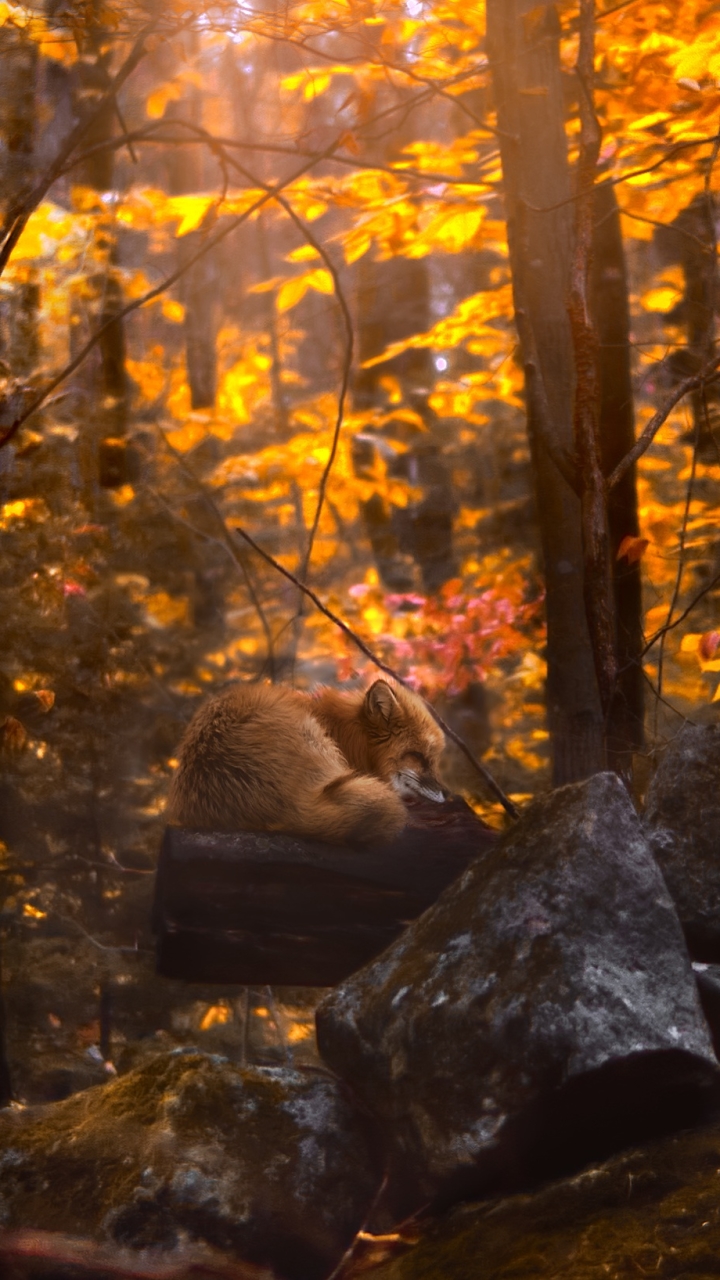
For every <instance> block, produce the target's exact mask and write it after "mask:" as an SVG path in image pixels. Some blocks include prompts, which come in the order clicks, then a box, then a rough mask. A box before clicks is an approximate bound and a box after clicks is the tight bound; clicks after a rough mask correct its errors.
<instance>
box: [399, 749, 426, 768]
mask: <svg viewBox="0 0 720 1280" xmlns="http://www.w3.org/2000/svg"><path fill="white" fill-rule="evenodd" d="M405 758H406V760H415V761H416V762H417V763H418V764H419V765H420V768H421V769H429V768H430V761H429V760H428V759H427V756H424V755H423V754H422V753H421V752H420V751H407V752H406V753H405Z"/></svg>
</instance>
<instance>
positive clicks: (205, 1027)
mask: <svg viewBox="0 0 720 1280" xmlns="http://www.w3.org/2000/svg"><path fill="white" fill-rule="evenodd" d="M230 1017H231V1012H230V1008H229V1006H228V1005H227V1004H226V1003H225V1001H224V1000H223V1001H220V1003H219V1004H211V1005H210V1006H209V1008H208V1009H206V1010H205V1013H204V1014H203V1017H202V1019H201V1021H200V1030H201V1031H209V1030H210V1027H222V1026H224V1025H225V1023H226V1022H229V1021H230Z"/></svg>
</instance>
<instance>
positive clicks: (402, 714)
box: [362, 680, 445, 802]
mask: <svg viewBox="0 0 720 1280" xmlns="http://www.w3.org/2000/svg"><path fill="white" fill-rule="evenodd" d="M362 718H363V720H364V722H365V727H366V731H367V735H368V740H369V747H370V758H371V761H372V770H373V773H375V774H377V776H378V777H379V778H382V779H383V781H385V782H389V783H390V785H391V786H392V787H394V788H395V790H396V791H397V792H398V793H399V794H400V795H401V796H403V797H404V798H405V799H408V800H409V799H411V798H412V797H413V796H420V797H424V798H425V799H428V800H435V801H436V802H441V801H443V800H444V799H445V793H444V791H443V789H442V787H441V785H440V783H439V782H438V780H437V777H436V770H437V766H438V762H439V760H440V755H441V752H442V749H443V746H444V745H445V740H444V737H443V734H442V731H441V730H440V729H439V728H438V726H437V725H436V723H435V721H434V720H433V718H432V716H431V715H430V712H429V711H428V709H427V707H426V706H425V705H424V704H423V703H422V702H421V701H420V699H419V698H416V697H415V696H414V695H413V694H412V693H410V692H408V690H407V689H404V688H403V687H402V685H396V684H393V685H391V684H389V683H388V682H387V681H386V680H376V681H375V683H374V684H372V685H371V686H370V688H369V689H368V691H367V693H366V694H365V698H364V701H363V705H362Z"/></svg>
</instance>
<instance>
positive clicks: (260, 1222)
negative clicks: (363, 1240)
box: [0, 1051, 382, 1280]
mask: <svg viewBox="0 0 720 1280" xmlns="http://www.w3.org/2000/svg"><path fill="white" fill-rule="evenodd" d="M381 1176H382V1169H381V1167H380V1166H378V1164H377V1162H376V1159H375V1156H374V1152H373V1149H372V1143H371V1140H370V1139H369V1138H368V1135H367V1132H366V1127H365V1125H364V1123H363V1121H362V1120H361V1119H360V1118H359V1117H358V1115H357V1113H356V1112H355V1111H354V1109H353V1107H352V1106H351V1104H350V1103H349V1102H348V1100H347V1098H346V1097H345V1095H344V1091H343V1088H342V1086H341V1085H340V1084H339V1083H338V1082H337V1081H336V1080H334V1079H333V1078H332V1077H331V1076H330V1075H328V1074H327V1073H326V1072H325V1071H318V1070H314V1071H313V1070H308V1071H293V1070H289V1069H285V1068H270V1067H266V1068H262V1067H255V1068H248V1069H246V1070H241V1069H240V1068H238V1067H235V1066H233V1065H231V1064H230V1063H229V1062H227V1061H226V1060H225V1059H222V1058H217V1057H213V1056H209V1055H204V1054H201V1053H198V1052H196V1051H192V1052H183V1051H179V1052H178V1051H175V1052H173V1053H170V1054H166V1055H164V1056H162V1057H156V1058H154V1059H153V1060H152V1061H151V1062H149V1063H147V1064H145V1065H144V1066H143V1067H141V1068H139V1069H138V1070H136V1071H133V1072H130V1073H129V1074H128V1075H126V1076H122V1077H119V1078H118V1079H116V1080H114V1081H113V1082H112V1083H110V1084H107V1085H105V1086H103V1087H101V1088H96V1089H89V1090H87V1091H86V1092H85V1093H80V1094H75V1095H74V1096H73V1097H71V1098H67V1099H65V1100H64V1101H62V1102H57V1103H53V1104H50V1105H47V1106H42V1107H30V1108H28V1109H27V1110H25V1111H20V1112H13V1111H4V1112H0V1227H2V1228H5V1229H10V1230H16V1229H22V1228H35V1229H40V1230H43V1229H44V1230H51V1231H52V1230H59V1231H63V1232H66V1233H68V1234H70V1235H80V1236H85V1237H90V1238H94V1239H99V1240H112V1241H115V1242H116V1243H117V1244H118V1245H123V1246H129V1247H134V1248H143V1249H147V1248H149V1249H153V1248H161V1249H172V1248H175V1247H176V1246H178V1245H180V1244H182V1242H183V1241H186V1240H188V1239H191V1240H199V1241H202V1242H205V1243H208V1244H210V1245H214V1246H215V1247H217V1248H219V1249H223V1250H228V1251H230V1252H234V1253H236V1254H237V1255H239V1256H241V1257H243V1258H245V1259H246V1260H248V1261H250V1262H255V1263H260V1264H264V1265H269V1266H271V1267H272V1268H273V1269H274V1270H275V1271H276V1272H278V1273H279V1274H281V1275H284V1276H288V1277H293V1278H294V1277H297V1278H298V1280H300V1278H302V1280H313V1277H318V1278H319V1277H322V1276H324V1275H326V1274H327V1273H328V1272H329V1271H330V1270H331V1269H332V1267H333V1266H334V1265H335V1263H336V1262H337V1261H338V1259H339V1258H340V1257H341V1256H342V1253H343V1251H344V1249H345V1248H346V1247H347V1245H348V1243H349V1242H350V1240H351V1239H352V1237H353V1236H354V1234H355V1232H356V1231H357V1230H358V1228H359V1227H360V1225H361V1223H362V1221H363V1219H364V1216H365V1214H366V1212H367V1210H368V1206H369V1205H370V1203H371V1202H372V1200H373V1198H374V1196H375V1194H376V1191H377V1188H378V1185H379V1182H380V1179H381Z"/></svg>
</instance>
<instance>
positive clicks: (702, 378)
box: [607, 355, 720, 489]
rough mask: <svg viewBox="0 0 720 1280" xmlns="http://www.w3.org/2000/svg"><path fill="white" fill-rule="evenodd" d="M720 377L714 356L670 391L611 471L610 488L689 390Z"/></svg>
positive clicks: (647, 447) (608, 484) (718, 358)
mask: <svg viewBox="0 0 720 1280" xmlns="http://www.w3.org/2000/svg"><path fill="white" fill-rule="evenodd" d="M718 377H720V356H718V355H715V356H713V358H712V360H708V362H707V364H705V365H703V367H702V369H700V371H699V372H698V373H694V374H693V375H692V377H690V378H684V379H683V381H682V382H679V383H678V385H677V386H676V387H675V388H674V390H673V391H671V392H670V395H669V396H668V398H667V400H666V401H665V403H664V405H662V406H661V408H659V409H657V410H656V412H655V413H654V414H653V416H652V418H651V419H650V421H649V422H648V423H647V424H646V426H645V428H644V430H643V431H642V433H641V434H640V435H639V436H638V438H637V440H636V441H635V444H634V445H633V447H632V449H628V452H627V453H626V454H625V457H624V458H622V459H621V460H620V462H618V464H617V466H616V467H615V470H614V471H611V472H610V475H609V476H608V478H607V487H608V489H612V488H614V486H615V485H616V484H617V482H618V480H622V478H623V476H624V475H625V472H626V471H629V469H630V467H631V466H632V465H633V463H634V462H637V460H638V458H641V457H642V455H643V454H644V453H645V452H646V450H647V449H649V448H650V445H651V444H652V442H653V440H654V439H655V436H656V435H657V433H658V431H659V430H660V428H661V426H662V425H663V423H664V422H665V420H666V418H668V417H669V415H670V414H671V413H672V411H673V409H674V408H675V405H676V404H678V403H679V402H680V401H681V400H682V399H683V397H684V396H686V395H687V394H688V392H689V391H697V389H698V387H706V386H708V384H709V383H711V382H715V381H717V379H718Z"/></svg>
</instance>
